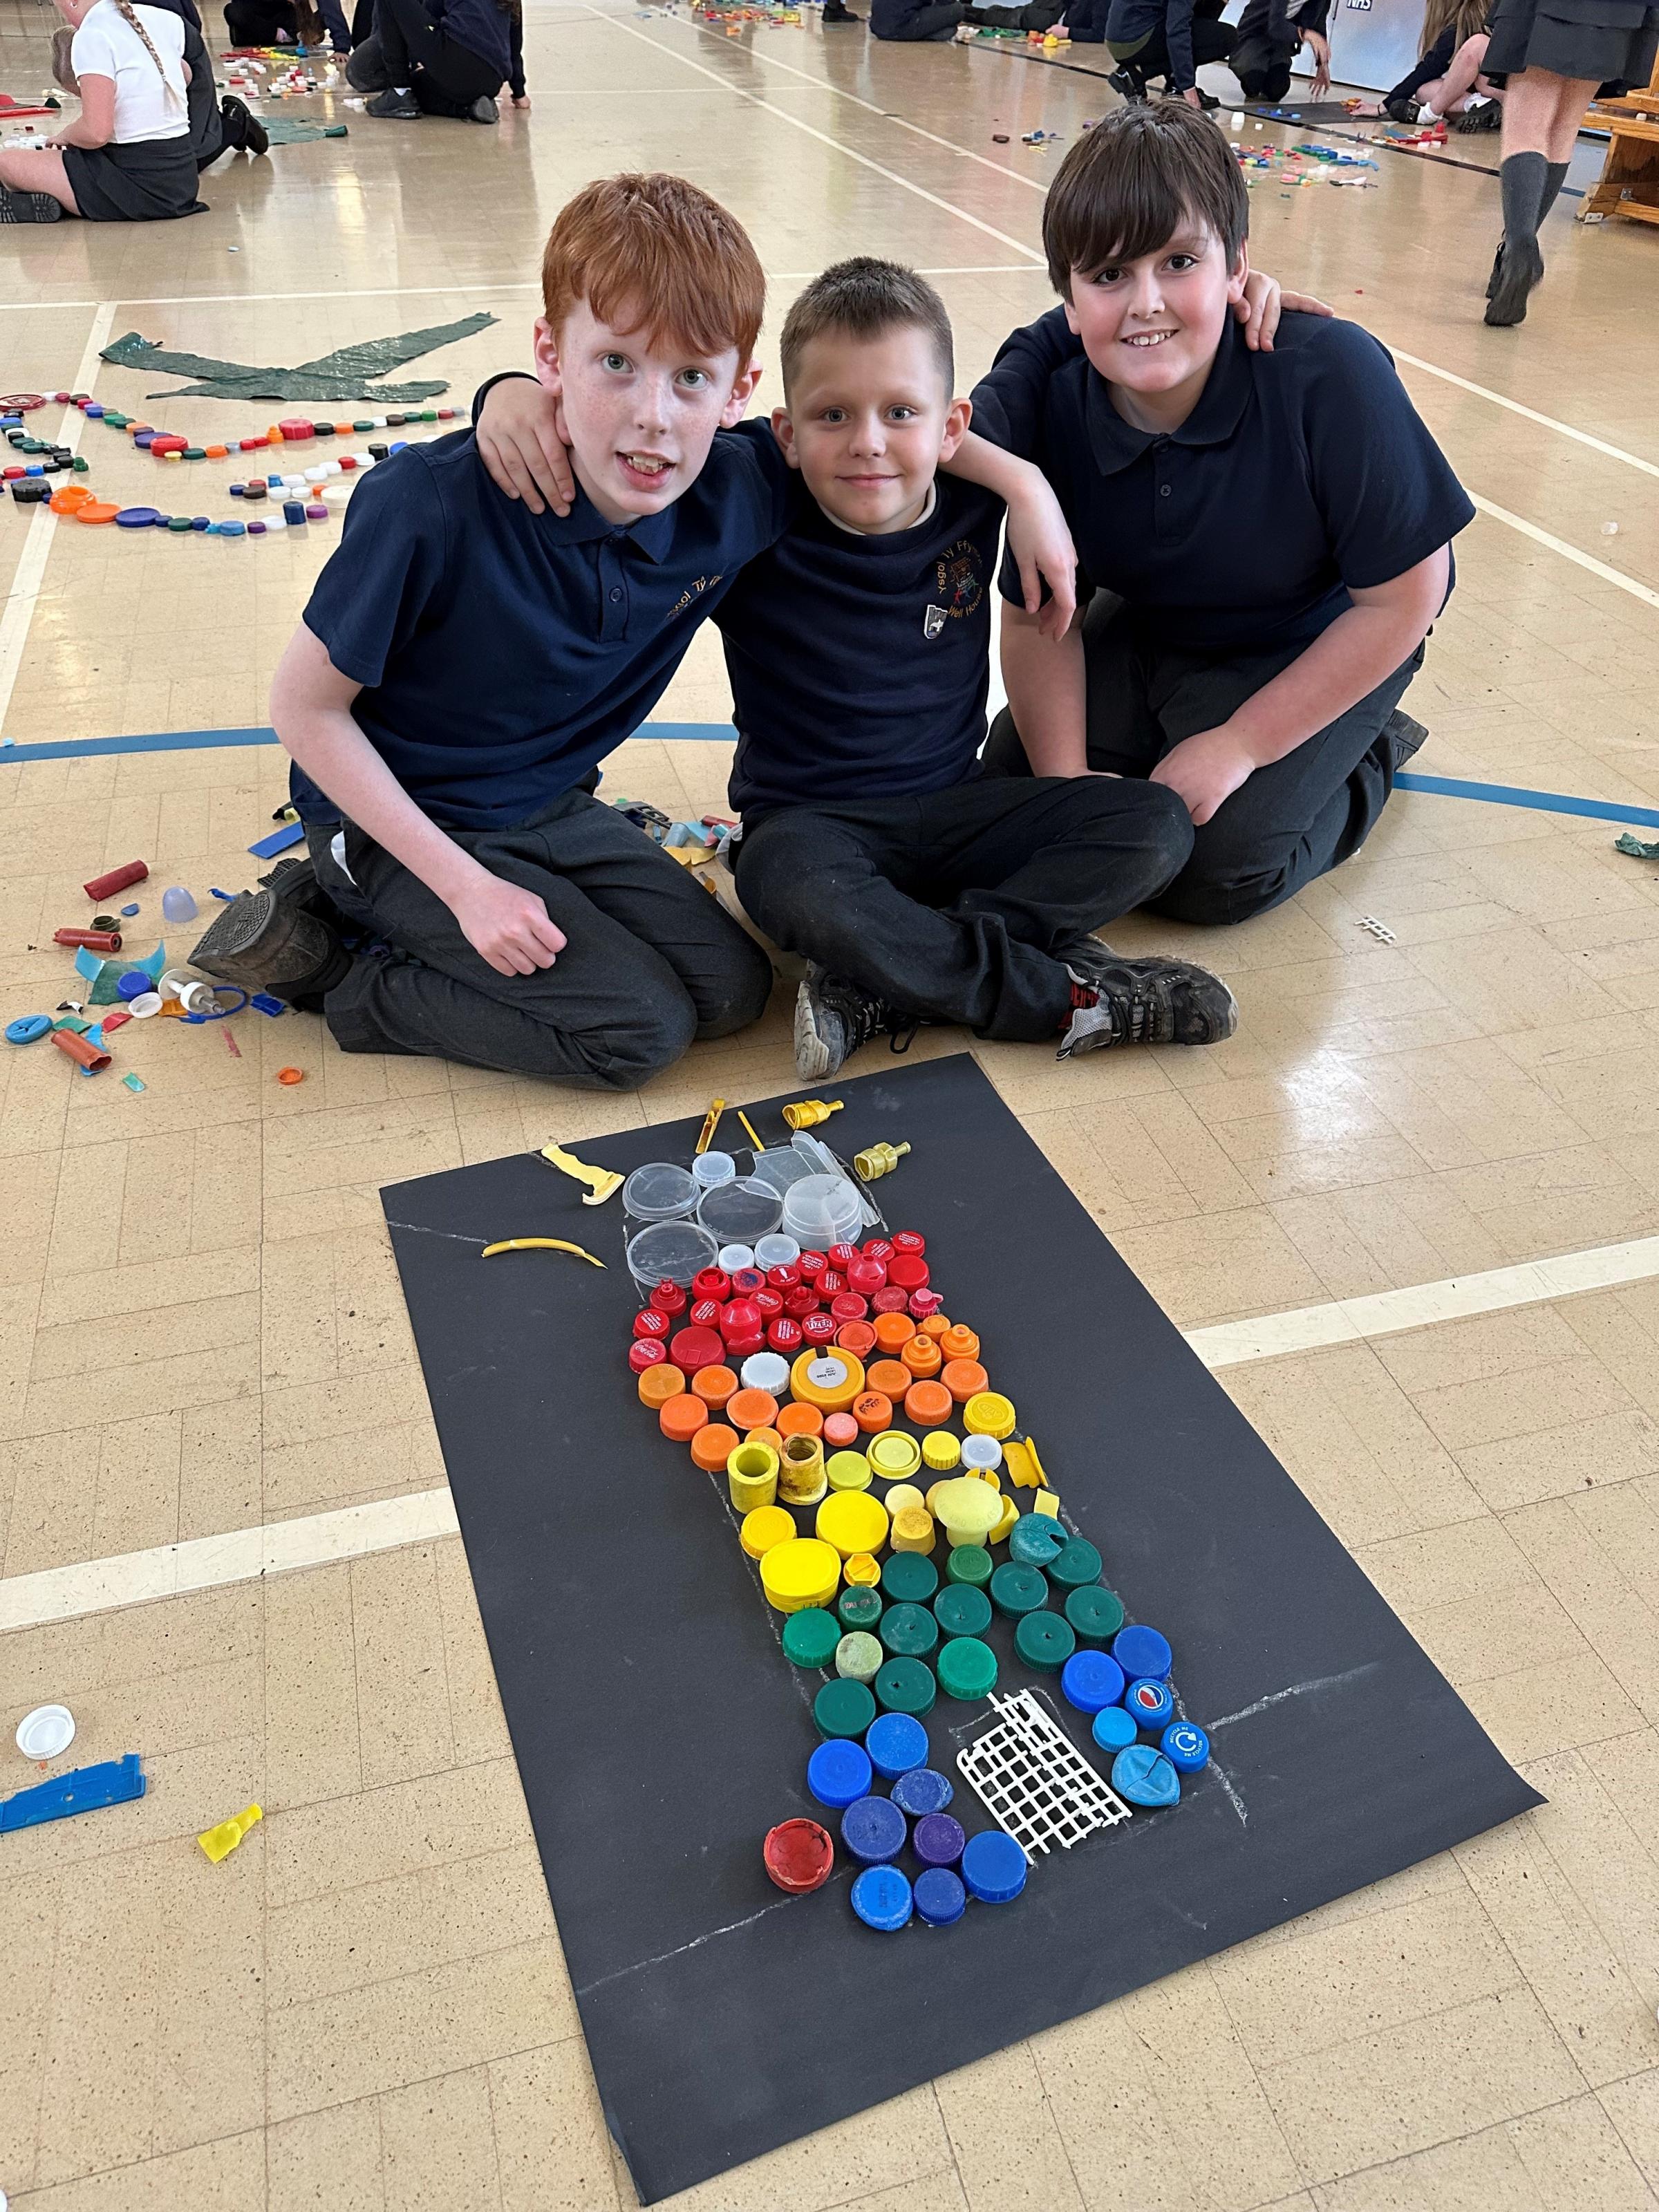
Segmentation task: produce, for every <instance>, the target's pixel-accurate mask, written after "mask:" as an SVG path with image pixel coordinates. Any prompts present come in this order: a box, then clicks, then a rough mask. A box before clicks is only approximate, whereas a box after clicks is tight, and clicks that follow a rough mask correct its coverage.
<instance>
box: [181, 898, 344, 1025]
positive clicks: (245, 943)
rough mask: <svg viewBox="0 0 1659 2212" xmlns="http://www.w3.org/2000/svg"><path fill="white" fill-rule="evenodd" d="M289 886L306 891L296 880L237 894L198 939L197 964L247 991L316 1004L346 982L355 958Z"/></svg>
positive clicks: (194, 964) (297, 1003)
mask: <svg viewBox="0 0 1659 2212" xmlns="http://www.w3.org/2000/svg"><path fill="white" fill-rule="evenodd" d="M313 880H314V879H313ZM289 888H292V889H293V890H295V891H296V892H302V891H303V886H302V885H301V884H293V885H292V886H283V885H279V886H277V887H276V888H275V889H267V890H258V891H243V892H242V893H241V895H240V896H239V897H237V898H234V899H233V900H232V901H231V902H230V904H229V905H228V907H225V908H223V909H222V911H221V912H220V913H219V914H218V915H217V916H216V918H215V919H214V921H212V922H211V923H210V925H209V927H208V929H207V933H206V934H205V935H204V936H203V937H202V938H200V939H198V940H197V944H196V945H195V947H194V949H193V950H192V951H191V956H190V964H191V967H192V968H199V969H202V970H203V971H204V974H206V975H216V976H218V977H220V978H221V980H222V981H224V982H227V983H235V984H237V985H239V986H240V987H241V988H242V989H244V990H247V991H272V992H275V994H276V996H277V997H278V998H279V999H286V1000H288V1002H289V1005H290V1006H301V1005H303V1004H306V1003H307V1002H309V1003H310V1004H311V1005H312V1006H313V1007H314V1006H316V1005H317V1004H318V1002H319V1001H320V1000H321V997H322V994H323V993H324V992H325V991H331V990H332V989H333V987H334V986H335V985H336V984H337V983H342V982H343V981H345V978H346V976H347V975H348V973H349V970H350V967H351V959H350V956H349V953H348V952H347V951H345V949H344V947H343V945H341V943H340V940H339V939H338V938H337V936H336V935H335V933H334V932H333V930H331V928H330V927H329V926H328V924H327V923H326V922H325V921H321V920H319V917H318V916H317V915H314V914H309V913H307V911H306V908H305V906H304V905H303V904H302V902H301V898H300V897H299V896H295V897H289V896H285V895H284V894H285V891H286V890H288V889H289Z"/></svg>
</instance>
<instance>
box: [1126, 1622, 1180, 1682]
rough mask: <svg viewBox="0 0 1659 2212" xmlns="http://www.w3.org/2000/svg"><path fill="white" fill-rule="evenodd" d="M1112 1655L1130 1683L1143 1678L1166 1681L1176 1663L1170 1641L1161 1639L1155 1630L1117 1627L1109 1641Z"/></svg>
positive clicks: (1165, 1637)
mask: <svg viewBox="0 0 1659 2212" xmlns="http://www.w3.org/2000/svg"><path fill="white" fill-rule="evenodd" d="M1112 1656H1113V1658H1114V1659H1115V1660H1116V1662H1117V1663H1118V1665H1119V1666H1120V1667H1121V1668H1122V1669H1123V1673H1124V1678H1125V1680H1127V1681H1131V1682H1133V1681H1135V1680H1138V1679H1139V1677H1140V1676H1142V1675H1146V1676H1149V1677H1150V1678H1151V1680H1153V1681H1155V1682H1167V1681H1168V1680H1169V1679H1170V1668H1171V1667H1172V1666H1173V1665H1174V1664H1175V1654H1174V1653H1173V1652H1172V1651H1171V1650H1170V1639H1169V1638H1168V1637H1167V1636H1160V1635H1159V1634H1158V1631H1157V1629H1155V1628H1120V1629H1119V1631H1118V1632H1117V1634H1116V1635H1115V1637H1114V1638H1112Z"/></svg>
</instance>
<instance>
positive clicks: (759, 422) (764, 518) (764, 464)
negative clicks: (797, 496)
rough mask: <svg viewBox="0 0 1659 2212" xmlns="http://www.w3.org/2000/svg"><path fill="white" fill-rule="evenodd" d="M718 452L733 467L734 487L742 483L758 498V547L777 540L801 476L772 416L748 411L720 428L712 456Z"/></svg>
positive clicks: (756, 515) (785, 522)
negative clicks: (791, 462) (778, 436)
mask: <svg viewBox="0 0 1659 2212" xmlns="http://www.w3.org/2000/svg"><path fill="white" fill-rule="evenodd" d="M717 456H718V457H720V458H722V459H724V461H725V464H726V466H727V467H728V468H729V469H730V470H731V471H732V476H731V488H732V489H736V488H737V487H738V486H739V485H741V486H742V487H743V488H744V489H745V490H746V491H747V492H748V494H749V495H750V497H751V498H752V499H753V500H754V501H755V522H756V529H757V539H758V542H757V544H756V547H755V550H756V551H757V553H758V552H762V551H763V550H765V548H766V547H767V546H769V545H775V544H776V543H777V541H778V539H779V538H781V537H782V535H783V533H784V531H785V529H786V528H787V526H788V521H789V505H790V490H791V487H792V486H793V484H794V483H797V482H798V481H799V479H798V478H797V477H796V474H795V471H793V469H792V468H791V467H790V465H789V464H788V462H787V460H786V459H785V458H784V452H783V448H782V447H781V445H779V443H778V441H777V439H776V437H775V435H774V434H773V429H772V423H771V419H770V417H769V416H765V415H746V416H744V419H743V421H742V422H738V423H736V424H734V425H733V427H732V428H731V429H729V430H716V431H715V433H714V450H713V452H712V453H710V455H709V459H710V460H711V461H712V460H714V459H716V457H717Z"/></svg>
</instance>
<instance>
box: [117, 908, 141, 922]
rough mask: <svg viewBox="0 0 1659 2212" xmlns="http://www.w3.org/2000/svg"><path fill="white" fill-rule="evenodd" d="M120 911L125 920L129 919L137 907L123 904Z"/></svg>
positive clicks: (135, 912)
mask: <svg viewBox="0 0 1659 2212" xmlns="http://www.w3.org/2000/svg"><path fill="white" fill-rule="evenodd" d="M121 911H122V913H123V914H124V915H125V916H126V918H127V920H128V921H131V919H132V917H133V915H135V914H137V911H138V909H137V907H136V906H124V907H123V908H122V909H121Z"/></svg>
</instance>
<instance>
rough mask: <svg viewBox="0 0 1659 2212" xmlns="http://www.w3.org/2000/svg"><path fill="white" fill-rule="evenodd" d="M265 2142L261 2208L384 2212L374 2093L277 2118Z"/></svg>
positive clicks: (279, 2211)
mask: <svg viewBox="0 0 1659 2212" xmlns="http://www.w3.org/2000/svg"><path fill="white" fill-rule="evenodd" d="M265 2147H266V2174H267V2195H266V2199H265V2203H266V2212H386V2191H385V2187H384V2183H383V2177H382V2165H381V2154H380V2100H379V2099H378V2098H375V2097H365V2098H364V2099H362V2101H361V2102H360V2103H358V2104H355V2105H337V2106H334V2107H333V2108H332V2109H331V2111H329V2112H307V2113H304V2114H302V2115H301V2118H299V2119H297V2120H283V2121H282V2122H280V2123H279V2124H277V2125H276V2126H275V2127H272V2128H270V2129H268V2130H266V2132H265Z"/></svg>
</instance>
